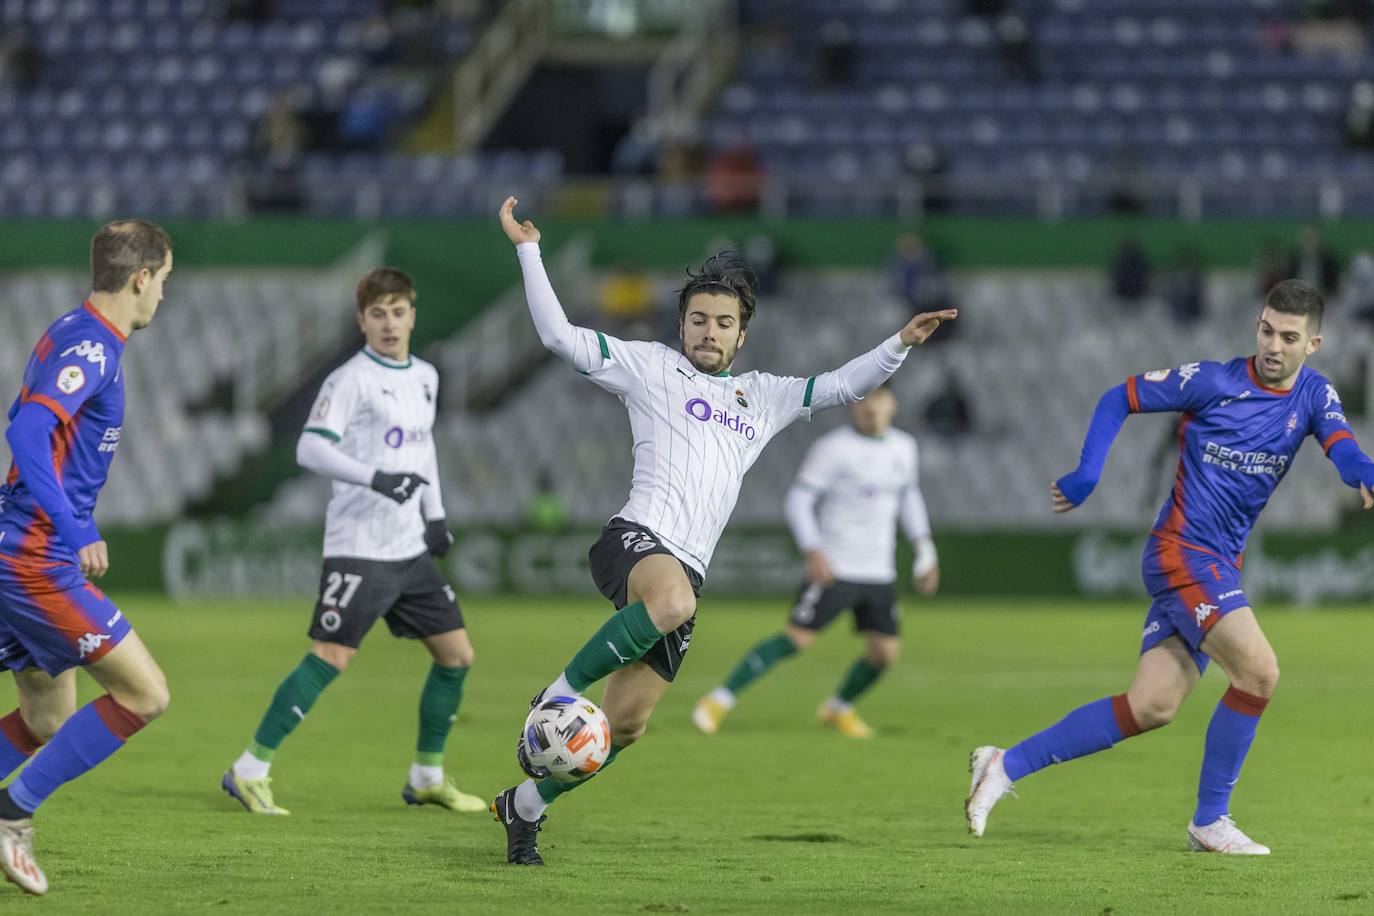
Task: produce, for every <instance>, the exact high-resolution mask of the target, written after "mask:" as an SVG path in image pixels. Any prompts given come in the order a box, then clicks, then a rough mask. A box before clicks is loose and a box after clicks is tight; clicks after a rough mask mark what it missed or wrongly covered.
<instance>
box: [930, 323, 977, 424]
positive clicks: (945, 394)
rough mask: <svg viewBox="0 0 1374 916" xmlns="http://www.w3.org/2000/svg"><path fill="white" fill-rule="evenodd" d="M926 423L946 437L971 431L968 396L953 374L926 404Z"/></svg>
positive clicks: (970, 412) (971, 422) (971, 415)
mask: <svg viewBox="0 0 1374 916" xmlns="http://www.w3.org/2000/svg"><path fill="white" fill-rule="evenodd" d="M946 327H948V325H947V326H946ZM934 339H935V338H934V337H932V338H931V340H934ZM926 425H927V426H928V427H929V428H930V431H931V432H933V433H935V434H936V435H940V436H946V437H948V438H956V437H958V436H965V435H968V434H969V433H971V432H973V412H972V411H971V410H970V409H969V403H968V397H967V396H966V395H965V394H964V390H963V388H961V387H960V385H959V380H958V379H957V378H955V377H954V376H953V375H950V376H948V377H947V378H946V379H945V387H944V388H942V389H940V392H939V393H938V394H936V395H935V397H933V398H931V399H930V403H929V404H927V405H926Z"/></svg>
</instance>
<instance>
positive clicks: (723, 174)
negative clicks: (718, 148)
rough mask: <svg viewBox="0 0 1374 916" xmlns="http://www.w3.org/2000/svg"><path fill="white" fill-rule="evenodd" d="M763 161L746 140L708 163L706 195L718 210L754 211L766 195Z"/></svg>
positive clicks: (726, 211) (725, 211)
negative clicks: (764, 191) (764, 192)
mask: <svg viewBox="0 0 1374 916" xmlns="http://www.w3.org/2000/svg"><path fill="white" fill-rule="evenodd" d="M763 178H764V173H763V161H762V160H761V159H759V154H758V153H757V152H755V151H754V148H753V147H752V146H749V145H748V144H747V143H738V144H736V145H735V146H732V147H730V148H729V149H727V150H724V151H723V152H719V153H717V154H716V156H715V158H713V159H712V160H711V162H710V164H709V165H707V166H706V196H707V199H708V200H709V201H710V202H711V207H712V209H713V211H714V212H716V213H753V212H755V211H756V210H758V208H759V201H760V199H761V198H762V196H763Z"/></svg>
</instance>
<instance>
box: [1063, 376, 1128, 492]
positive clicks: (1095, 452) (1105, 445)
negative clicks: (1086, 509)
mask: <svg viewBox="0 0 1374 916" xmlns="http://www.w3.org/2000/svg"><path fill="white" fill-rule="evenodd" d="M1130 412H1131V403H1130V399H1129V397H1128V395H1127V392H1126V385H1117V386H1116V387H1115V388H1112V389H1109V390H1108V391H1107V392H1106V393H1105V394H1103V395H1102V397H1101V398H1100V399H1098V402H1097V409H1096V410H1094V411H1093V418H1092V422H1091V423H1090V424H1089V425H1088V435H1087V437H1086V438H1085V439H1084V440H1083V451H1082V453H1081V454H1080V456H1079V459H1078V467H1076V468H1074V469H1073V470H1072V471H1070V472H1069V473H1067V474H1065V475H1064V476H1063V477H1061V478H1059V479H1058V480H1056V481H1055V482H1054V483H1052V484H1050V499H1051V506H1052V508H1053V509H1054V511H1055V512H1068V511H1069V510H1070V509H1072V508H1074V507H1075V506H1080V505H1082V504H1083V501H1084V500H1085V499H1087V498H1088V496H1089V495H1090V494H1091V493H1092V491H1093V488H1094V487H1096V486H1097V482H1098V481H1099V480H1100V479H1102V466H1103V465H1105V464H1106V463H1107V453H1108V452H1109V451H1111V447H1112V443H1113V442H1115V441H1116V436H1117V433H1119V432H1121V426H1122V424H1124V423H1125V422H1126V417H1127V416H1128V415H1129V414H1130Z"/></svg>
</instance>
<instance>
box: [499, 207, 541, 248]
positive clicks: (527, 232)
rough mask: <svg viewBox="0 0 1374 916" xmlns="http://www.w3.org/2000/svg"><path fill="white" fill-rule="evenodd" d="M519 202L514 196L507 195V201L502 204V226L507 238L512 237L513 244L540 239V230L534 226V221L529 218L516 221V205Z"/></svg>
mask: <svg viewBox="0 0 1374 916" xmlns="http://www.w3.org/2000/svg"><path fill="white" fill-rule="evenodd" d="M518 203H519V201H518V200H516V199H515V198H514V197H507V198H506V202H505V203H503V204H502V205H501V228H502V229H504V230H505V232H506V238H508V239H510V240H511V244H513V245H520V244H523V243H525V242H537V241H539V230H538V229H536V228H534V223H532V222H530V221H529V220H525V221H524V222H523V223H521V222H517V221H516V219H515V205H516V204H518Z"/></svg>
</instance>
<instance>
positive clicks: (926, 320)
mask: <svg viewBox="0 0 1374 916" xmlns="http://www.w3.org/2000/svg"><path fill="white" fill-rule="evenodd" d="M958 317H959V310H958V309H940V311H938V312H922V313H921V314H919V315H917V316H916V317H915V318H913V319H911V321H909V322H908V323H907V326H906V327H904V328H902V330H901V334H900V336H901V338H902V343H904V344H906V345H907V346H908V347H919V346H920V345H921V344H923V343H925V342H926V341H927V340H928V339H929V338H930V335H931V334H934V333H935V329H936V328H938V327H939V326H940V322H942V321H953V320H954V319H955V318H958Z"/></svg>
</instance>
